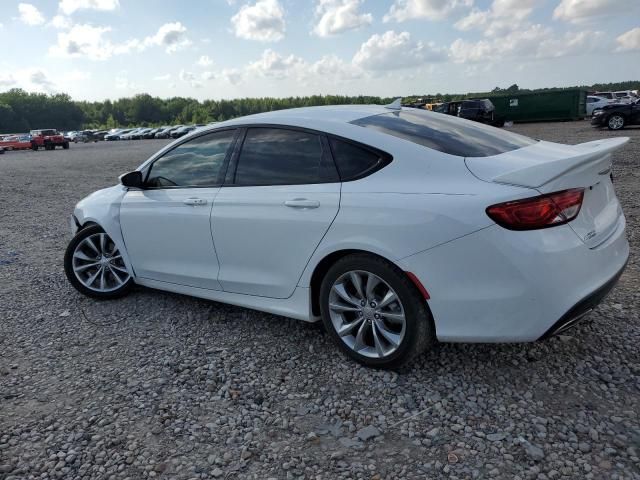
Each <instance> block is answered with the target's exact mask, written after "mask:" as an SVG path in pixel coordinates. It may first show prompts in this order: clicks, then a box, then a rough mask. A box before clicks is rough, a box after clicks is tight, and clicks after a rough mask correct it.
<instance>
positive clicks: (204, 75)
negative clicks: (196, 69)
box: [200, 72, 216, 80]
mask: <svg viewBox="0 0 640 480" xmlns="http://www.w3.org/2000/svg"><path fill="white" fill-rule="evenodd" d="M200 78H202V80H213V79H214V78H216V74H215V73H214V72H202V74H201V75H200Z"/></svg>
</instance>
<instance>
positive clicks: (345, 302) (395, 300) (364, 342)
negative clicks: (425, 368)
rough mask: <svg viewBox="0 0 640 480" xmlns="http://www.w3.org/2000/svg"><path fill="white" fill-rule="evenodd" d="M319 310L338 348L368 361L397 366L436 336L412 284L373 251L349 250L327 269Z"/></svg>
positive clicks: (370, 364)
mask: <svg viewBox="0 0 640 480" xmlns="http://www.w3.org/2000/svg"><path fill="white" fill-rule="evenodd" d="M320 309H321V313H322V321H323V323H324V325H325V328H326V329H327V331H328V332H329V334H330V335H331V336H332V338H333V339H334V340H335V342H336V343H337V344H338V346H339V347H340V349H341V350H342V351H343V352H345V353H346V354H347V355H348V356H349V357H351V358H353V359H354V360H356V361H357V362H360V363H362V364H364V365H367V366H372V367H379V368H395V367H398V366H400V365H401V364H403V363H406V362H408V361H409V360H411V359H412V358H413V357H415V356H416V355H418V354H420V353H422V352H424V351H425V350H426V349H427V347H429V345H431V344H432V343H433V342H434V341H435V331H434V328H433V319H432V317H431V314H430V312H429V309H428V307H427V304H426V301H425V300H424V298H422V296H421V295H420V293H419V292H418V291H417V288H416V287H415V285H414V284H413V283H411V281H410V280H409V278H408V277H407V275H406V274H405V273H404V272H403V271H401V270H400V269H398V268H397V267H396V266H395V265H393V264H391V263H389V262H387V261H386V260H384V259H382V258H379V257H375V256H373V255H367V254H354V255H348V256H346V257H344V258H342V259H340V260H338V261H337V262H336V263H335V264H334V265H333V266H332V267H331V268H330V269H329V271H328V272H327V274H326V276H325V278H324V279H323V282H322V286H321V289H320Z"/></svg>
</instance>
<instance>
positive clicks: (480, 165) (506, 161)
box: [465, 137, 629, 248]
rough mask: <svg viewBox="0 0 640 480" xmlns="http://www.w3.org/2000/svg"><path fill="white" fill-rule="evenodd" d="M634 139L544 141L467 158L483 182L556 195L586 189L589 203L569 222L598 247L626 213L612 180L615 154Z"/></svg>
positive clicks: (588, 242)
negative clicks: (505, 151) (574, 143)
mask: <svg viewBox="0 0 640 480" xmlns="http://www.w3.org/2000/svg"><path fill="white" fill-rule="evenodd" d="M628 141H629V139H628V138H627V137H616V138H609V139H604V140H596V141H592V142H587V143H581V144H579V145H562V144H558V143H552V142H544V141H540V142H538V143H536V144H534V145H531V146H529V147H524V148H521V149H518V150H513V151H511V152H507V153H503V154H501V155H495V156H492V157H474V158H466V159H465V163H466V165H467V168H468V169H469V171H470V172H471V173H472V174H473V175H475V176H476V177H478V178H479V179H481V180H484V181H487V182H495V183H501V184H508V185H517V186H522V187H528V188H533V189H536V190H537V191H538V192H540V193H542V194H544V193H552V192H557V191H560V190H566V189H569V188H579V187H582V188H584V189H585V191H584V201H583V203H582V208H581V209H580V213H579V215H578V217H577V218H575V219H574V220H573V221H571V222H570V223H569V226H570V227H571V228H572V229H573V230H574V232H575V233H576V235H578V237H580V239H581V240H582V241H583V242H584V243H585V244H586V245H587V246H588V247H589V248H595V247H597V246H598V245H600V244H601V243H602V242H604V241H605V240H607V238H608V237H609V236H610V235H611V234H613V232H614V231H615V229H616V227H617V225H618V223H619V220H620V217H621V216H622V209H621V207H620V204H619V202H618V199H617V197H616V194H615V191H614V188H613V183H612V181H611V176H610V174H611V165H612V152H614V151H615V150H618V149H619V148H621V147H622V146H623V145H624V144H625V143H627V142H628Z"/></svg>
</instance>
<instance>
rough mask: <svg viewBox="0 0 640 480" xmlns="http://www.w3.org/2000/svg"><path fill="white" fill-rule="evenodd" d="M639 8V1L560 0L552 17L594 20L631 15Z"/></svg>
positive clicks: (579, 21) (574, 20)
mask: <svg viewBox="0 0 640 480" xmlns="http://www.w3.org/2000/svg"><path fill="white" fill-rule="evenodd" d="M639 10H640V2H638V1H637V0H630V1H628V2H620V1H618V0H561V1H560V3H559V4H558V6H557V7H556V8H555V10H554V11H553V18H555V19H556V20H563V21H565V22H570V23H585V22H591V21H596V20H598V19H600V18H602V17H610V16H615V15H625V16H628V17H633V16H634V13H637V12H638V11H639Z"/></svg>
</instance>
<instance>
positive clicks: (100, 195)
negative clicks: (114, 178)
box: [73, 185, 135, 277]
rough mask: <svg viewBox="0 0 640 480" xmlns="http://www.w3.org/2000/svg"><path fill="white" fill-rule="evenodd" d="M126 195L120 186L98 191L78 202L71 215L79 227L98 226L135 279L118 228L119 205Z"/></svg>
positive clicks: (119, 228)
mask: <svg viewBox="0 0 640 480" xmlns="http://www.w3.org/2000/svg"><path fill="white" fill-rule="evenodd" d="M126 193H127V189H126V188H125V187H123V186H122V185H115V186H113V187H109V188H104V189H102V190H98V191H97V192H94V193H92V194H91V195H89V196H88V197H85V198H83V199H82V200H80V201H79V202H78V204H77V205H76V208H75V209H74V211H73V215H74V217H75V218H76V220H77V222H78V224H79V225H80V227H84V226H85V225H86V224H88V223H95V224H97V225H99V226H100V227H101V228H102V229H103V230H104V231H105V232H106V233H107V235H109V237H111V239H112V240H113V243H115V244H116V247H118V250H119V251H120V253H121V255H122V260H123V262H124V264H125V266H126V267H127V271H128V272H129V275H131V276H132V277H135V271H134V269H133V266H132V264H131V261H130V259H129V254H128V252H127V247H126V244H125V243H124V238H123V236H122V229H121V227H120V205H121V204H122V199H123V198H124V196H125V195H126Z"/></svg>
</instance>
